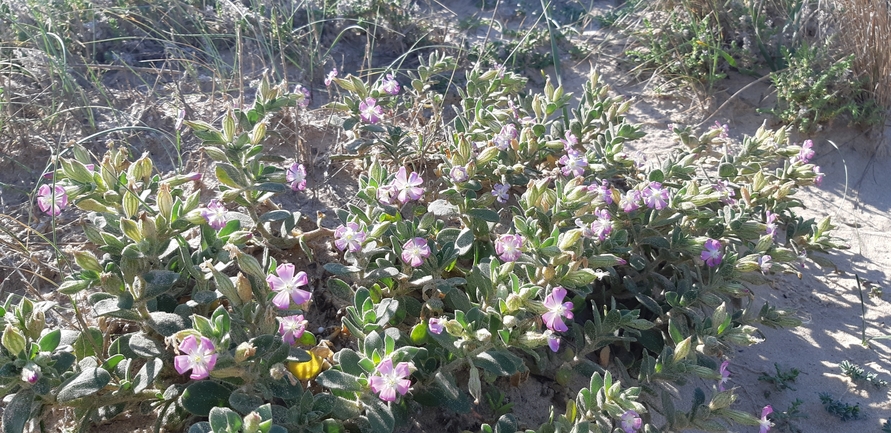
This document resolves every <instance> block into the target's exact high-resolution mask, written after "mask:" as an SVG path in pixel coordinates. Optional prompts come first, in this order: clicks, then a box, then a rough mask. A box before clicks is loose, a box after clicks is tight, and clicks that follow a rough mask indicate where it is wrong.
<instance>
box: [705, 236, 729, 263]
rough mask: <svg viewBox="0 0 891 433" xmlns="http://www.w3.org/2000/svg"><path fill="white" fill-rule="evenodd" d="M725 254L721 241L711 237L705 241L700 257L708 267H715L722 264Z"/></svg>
mask: <svg viewBox="0 0 891 433" xmlns="http://www.w3.org/2000/svg"><path fill="white" fill-rule="evenodd" d="M723 256H724V253H723V252H722V250H721V242H719V241H716V240H714V239H711V238H710V239H708V240H706V241H705V245H703V248H702V254H700V258H701V259H702V260H703V261H704V262H705V264H706V265H708V267H710V268H714V267H715V266H718V265H720V264H721V259H722V258H723Z"/></svg>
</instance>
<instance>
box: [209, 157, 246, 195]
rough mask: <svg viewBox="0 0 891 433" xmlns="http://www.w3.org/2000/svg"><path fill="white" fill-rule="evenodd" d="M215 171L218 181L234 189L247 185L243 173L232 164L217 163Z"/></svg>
mask: <svg viewBox="0 0 891 433" xmlns="http://www.w3.org/2000/svg"><path fill="white" fill-rule="evenodd" d="M215 171H216V175H217V179H219V180H220V183H222V184H223V185H226V186H228V187H231V188H235V189H242V188H247V187H248V186H249V185H248V184H247V180H246V179H245V177H244V173H242V172H241V170H239V169H237V168H235V166H233V165H232V164H227V163H225V162H220V163H217V167H216V170H215Z"/></svg>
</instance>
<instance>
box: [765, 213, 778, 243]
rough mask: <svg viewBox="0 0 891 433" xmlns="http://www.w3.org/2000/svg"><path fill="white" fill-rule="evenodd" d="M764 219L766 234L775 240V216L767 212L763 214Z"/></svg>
mask: <svg viewBox="0 0 891 433" xmlns="http://www.w3.org/2000/svg"><path fill="white" fill-rule="evenodd" d="M765 217H766V219H767V231H766V234H768V235H770V236H771V237H772V238H773V240H777V224H776V220H777V214H775V213H773V212H771V211H767V212H765Z"/></svg>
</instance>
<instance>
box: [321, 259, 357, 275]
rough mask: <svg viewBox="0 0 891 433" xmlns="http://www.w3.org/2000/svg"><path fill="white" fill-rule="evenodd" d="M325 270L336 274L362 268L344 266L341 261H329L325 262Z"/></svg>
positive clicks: (354, 271)
mask: <svg viewBox="0 0 891 433" xmlns="http://www.w3.org/2000/svg"><path fill="white" fill-rule="evenodd" d="M325 270H326V271H328V272H331V273H332V274H334V275H349V274H354V273H356V272H359V271H360V270H361V269H359V268H357V267H355V266H344V265H341V264H340V263H334V262H329V263H325Z"/></svg>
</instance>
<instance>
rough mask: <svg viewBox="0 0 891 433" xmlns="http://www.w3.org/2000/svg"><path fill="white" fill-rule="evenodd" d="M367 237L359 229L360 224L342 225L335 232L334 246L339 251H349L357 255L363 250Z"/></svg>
mask: <svg viewBox="0 0 891 433" xmlns="http://www.w3.org/2000/svg"><path fill="white" fill-rule="evenodd" d="M365 236H366V235H365V232H364V231H362V230H361V229H360V228H359V224H356V223H347V225H346V226H344V225H343V224H341V225H340V226H339V227H337V229H336V230H334V238H335V239H334V246H335V247H337V249H338V250H341V251H343V250H346V249H349V250H350V252H351V253H355V252H358V251H359V250H361V249H362V242H365Z"/></svg>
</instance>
